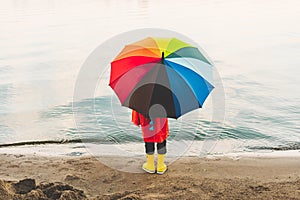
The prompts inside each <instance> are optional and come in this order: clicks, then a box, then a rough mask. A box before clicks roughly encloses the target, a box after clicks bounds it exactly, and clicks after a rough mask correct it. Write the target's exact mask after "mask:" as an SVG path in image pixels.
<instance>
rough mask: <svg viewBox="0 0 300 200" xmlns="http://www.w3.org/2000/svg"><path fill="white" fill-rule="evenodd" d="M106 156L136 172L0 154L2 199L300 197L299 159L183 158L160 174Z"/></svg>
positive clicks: (84, 160)
mask: <svg viewBox="0 0 300 200" xmlns="http://www.w3.org/2000/svg"><path fill="white" fill-rule="evenodd" d="M106 159H108V160H111V161H112V162H118V163H119V165H120V166H124V167H127V168H128V167H130V168H133V169H136V172H138V173H128V172H122V171H118V170H115V169H112V168H109V167H107V166H105V165H103V164H102V163H101V162H99V160H97V159H96V158H94V157H89V156H82V157H45V156H40V155H21V154H20V155H16V154H1V155H0V179H1V181H0V199H3V200H4V199H51V198H54V199H55V198H57V199H300V161H299V157H298V158H293V157H287V158H280V157H277V158H258V157H257V158H250V157H244V158H241V159H238V160H233V159H229V158H226V157H221V158H215V159H207V158H198V157H184V158H180V159H178V160H177V161H175V162H173V163H171V164H170V165H169V170H168V171H167V173H166V174H164V175H157V174H147V173H139V172H142V171H141V169H140V165H141V164H142V163H143V159H141V158H124V157H107V158H106ZM24 179H27V183H26V180H25V182H23V185H22V182H21V183H18V181H20V180H24ZM28 180H29V181H28ZM30 181H31V182H30ZM32 182H34V186H32V188H31V189H28V191H25V192H24V191H23V192H22V187H23V186H24V185H25V188H26V187H27V188H28V185H29V186H30V184H31V183H32ZM35 184H36V185H35ZM21 186H22V187H21ZM20 188H21V189H20ZM49 188H50V189H49ZM23 190H24V187H23ZM20 191H21V192H20ZM54 194H55V195H56V196H55V195H54ZM49 197H50V198H49Z"/></svg>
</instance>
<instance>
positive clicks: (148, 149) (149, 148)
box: [145, 142, 154, 155]
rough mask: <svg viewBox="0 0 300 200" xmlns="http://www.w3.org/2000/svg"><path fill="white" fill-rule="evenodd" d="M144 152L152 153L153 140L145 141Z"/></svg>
mask: <svg viewBox="0 0 300 200" xmlns="http://www.w3.org/2000/svg"><path fill="white" fill-rule="evenodd" d="M145 150H146V154H149V155H152V154H154V142H145Z"/></svg>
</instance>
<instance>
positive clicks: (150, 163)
mask: <svg viewBox="0 0 300 200" xmlns="http://www.w3.org/2000/svg"><path fill="white" fill-rule="evenodd" d="M146 159H147V162H145V163H144V164H143V170H145V171H146V172H148V173H150V174H153V173H155V166H154V154H146Z"/></svg>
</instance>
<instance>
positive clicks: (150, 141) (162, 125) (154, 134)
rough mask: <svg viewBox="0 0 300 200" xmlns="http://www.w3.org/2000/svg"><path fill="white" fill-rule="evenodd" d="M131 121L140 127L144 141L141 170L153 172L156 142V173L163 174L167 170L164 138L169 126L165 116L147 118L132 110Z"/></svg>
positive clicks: (167, 133) (166, 135)
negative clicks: (144, 156) (143, 157)
mask: <svg viewBox="0 0 300 200" xmlns="http://www.w3.org/2000/svg"><path fill="white" fill-rule="evenodd" d="M132 122H133V123H134V124H135V125H137V126H139V125H141V128H142V135H143V138H144V142H145V149H146V159H147V162H146V163H144V164H143V170H145V171H146V172H148V173H155V165H154V152H155V147H154V143H157V145H156V146H157V168H156V173H158V174H163V173H165V171H166V170H167V166H166V164H165V163H164V161H165V154H166V153H167V149H166V143H167V142H166V139H167V137H168V135H169V126H168V119H167V118H155V119H149V118H146V117H144V116H143V115H142V114H140V113H138V112H136V111H135V110H132Z"/></svg>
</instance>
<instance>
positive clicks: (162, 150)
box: [157, 140, 167, 154]
mask: <svg viewBox="0 0 300 200" xmlns="http://www.w3.org/2000/svg"><path fill="white" fill-rule="evenodd" d="M166 146H167V140H165V141H163V142H162V143H157V153H158V154H166V153H167V147H166Z"/></svg>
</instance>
